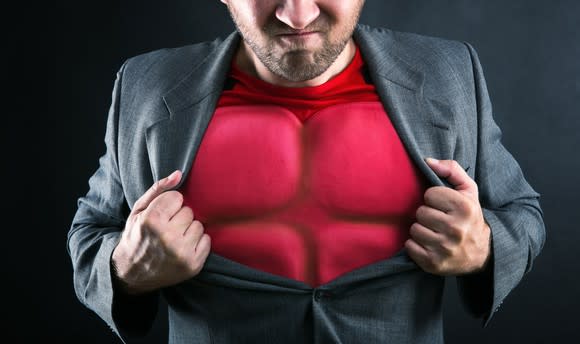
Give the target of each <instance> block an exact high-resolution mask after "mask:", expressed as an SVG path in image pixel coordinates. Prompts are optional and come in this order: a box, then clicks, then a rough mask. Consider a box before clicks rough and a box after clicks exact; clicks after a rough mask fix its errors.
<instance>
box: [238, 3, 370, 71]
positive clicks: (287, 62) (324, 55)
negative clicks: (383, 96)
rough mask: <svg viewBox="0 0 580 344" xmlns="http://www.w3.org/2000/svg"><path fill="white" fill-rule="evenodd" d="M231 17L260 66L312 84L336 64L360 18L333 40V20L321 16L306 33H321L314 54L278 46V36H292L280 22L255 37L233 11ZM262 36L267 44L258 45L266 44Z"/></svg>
mask: <svg viewBox="0 0 580 344" xmlns="http://www.w3.org/2000/svg"><path fill="white" fill-rule="evenodd" d="M230 14H231V16H232V19H233V20H234V23H235V24H236V27H237V28H238V31H239V32H240V34H241V35H242V38H243V39H244V42H245V43H246V44H247V45H248V46H249V47H250V49H252V51H253V52H254V54H255V55H256V56H257V57H258V59H259V60H260V62H262V64H263V65H264V66H265V67H266V68H267V69H268V70H269V71H270V72H271V73H273V74H274V75H276V76H277V77H279V78H282V79H285V80H289V81H292V82H302V81H307V80H311V79H314V78H316V77H318V76H320V75H321V74H322V73H324V72H325V71H326V70H327V69H328V68H329V67H330V66H331V65H332V64H333V63H334V61H336V59H337V58H338V56H339V55H340V53H341V52H342V51H343V50H344V48H345V46H346V44H347V43H348V42H349V40H350V39H351V37H352V33H353V31H354V28H355V26H356V23H357V22H358V17H359V15H358V14H357V15H356V16H355V17H354V18H350V20H349V21H348V22H347V23H346V24H347V25H345V27H344V28H343V29H342V31H341V32H338V37H337V38H336V39H334V40H331V37H330V28H331V25H330V20H329V18H327V17H324V16H323V15H322V14H321V16H320V17H319V18H317V19H316V20H315V21H314V22H313V23H312V24H310V25H309V26H308V27H307V28H306V29H305V30H306V31H318V32H320V33H319V34H320V35H321V36H322V37H321V38H322V45H321V47H320V48H319V49H316V50H314V51H311V50H307V49H306V48H305V47H302V46H301V45H300V44H293V45H292V46H290V47H289V48H287V49H284V50H283V49H281V48H280V46H279V45H278V44H277V42H276V35H278V34H280V33H284V32H289V31H290V30H291V29H289V28H288V27H287V26H286V25H285V24H283V23H281V22H279V21H278V20H277V19H276V18H272V19H271V20H269V21H268V23H267V24H266V26H265V27H263V28H262V30H261V31H260V32H259V33H255V32H253V31H252V30H250V29H249V28H248V27H247V26H245V25H244V23H242V22H241V21H240V20H238V18H237V17H236V14H235V12H233V11H230ZM260 34H261V35H262V37H265V40H266V43H265V44H260V43H258V42H259V41H263V40H264V39H260V38H261V37H259V35H260Z"/></svg>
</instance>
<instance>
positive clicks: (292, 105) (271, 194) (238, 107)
mask: <svg viewBox="0 0 580 344" xmlns="http://www.w3.org/2000/svg"><path fill="white" fill-rule="evenodd" d="M363 70H364V62H363V59H362V57H361V55H360V53H359V51H358V49H357V52H356V54H355V57H354V59H353V61H352V62H351V63H350V64H349V65H348V67H347V68H345V69H344V70H343V71H342V72H341V73H340V74H338V75H337V76H335V77H334V78H332V79H331V80H329V81H328V82H326V83H324V84H323V85H320V86H315V87H303V88H287V87H279V86H275V85H272V84H269V83H267V82H264V81H262V80H259V79H257V78H254V77H252V76H250V75H247V74H245V73H244V72H242V71H240V70H239V69H238V68H237V67H236V66H235V65H232V69H231V73H230V78H231V79H232V80H233V81H234V82H235V84H234V86H233V88H232V89H230V90H226V91H224V92H223V94H222V96H221V98H220V100H219V102H218V106H217V108H216V110H215V113H214V115H213V117H212V119H211V121H210V123H209V125H208V128H207V130H206V132H205V133H204V137H203V140H202V143H201V145H200V147H199V150H198V152H197V154H196V157H195V160H194V162H193V166H192V169H191V173H190V174H189V175H188V177H187V180H186V182H185V183H184V187H183V189H182V192H183V194H184V196H185V204H186V205H188V206H190V207H191V208H192V209H193V211H194V214H195V217H196V218H197V219H198V220H200V221H201V222H202V223H203V224H204V227H205V230H206V232H207V233H208V234H209V235H210V236H211V238H212V252H213V253H216V254H219V255H221V256H223V257H225V258H229V259H231V260H234V261H237V262H239V263H241V264H244V265H247V266H249V267H251V268H255V269H259V270H262V271H266V272H269V273H273V274H277V275H280V276H284V277H287V278H291V279H295V280H299V281H303V282H305V283H307V284H309V285H311V286H319V285H321V284H325V283H327V282H329V281H331V280H333V279H335V278H337V277H339V276H340V275H343V274H345V273H348V272H349V271H351V270H354V269H357V268H360V267H363V266H365V265H368V264H371V263H373V262H377V261H379V260H383V259H388V258H389V257H391V256H393V255H394V254H396V253H397V252H398V251H399V250H400V249H401V248H402V247H403V244H404V242H405V240H406V239H407V238H408V229H409V226H410V225H411V224H412V223H413V221H414V215H415V211H416V209H417V207H418V206H419V205H420V204H421V202H422V195H423V192H424V189H425V183H424V181H423V179H422V177H421V175H420V173H419V172H418V171H417V169H416V168H415V166H414V165H413V163H412V161H411V160H410V158H409V156H408V155H407V153H406V151H405V148H404V147H403V145H402V143H401V141H400V139H399V137H398V135H397V133H396V131H395V129H394V128H393V126H392V124H391V122H390V120H389V117H388V116H387V114H386V112H385V109H384V107H383V105H382V103H381V102H380V100H379V97H378V95H377V94H376V92H375V88H374V86H373V85H372V84H369V83H367V82H365V78H364V74H363Z"/></svg>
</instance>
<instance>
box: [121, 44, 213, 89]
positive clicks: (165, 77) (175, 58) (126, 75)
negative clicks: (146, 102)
mask: <svg viewBox="0 0 580 344" xmlns="http://www.w3.org/2000/svg"><path fill="white" fill-rule="evenodd" d="M222 42H223V39H222V38H216V39H215V40H213V41H206V42H199V43H195V44H190V45H185V46H180V47H174V48H163V49H158V50H153V51H149V52H146V53H142V54H139V55H135V56H132V57H130V58H128V59H127V60H125V62H124V63H123V66H122V67H121V70H122V79H123V85H126V86H128V87H127V88H125V90H132V91H134V92H135V91H136V92H145V91H146V93H148V94H149V95H151V92H156V93H157V95H163V94H164V93H165V92H167V91H168V90H169V89H170V88H171V87H173V86H175V84H177V83H178V82H179V81H180V80H181V79H183V78H184V77H185V76H186V75H188V74H190V73H191V72H193V71H194V70H195V69H196V68H197V67H199V66H200V65H201V64H203V62H204V61H205V60H206V59H207V58H208V56H210V55H211V53H212V52H213V51H215V50H216V49H217V47H218V46H219V45H220V44H221V43H222Z"/></svg>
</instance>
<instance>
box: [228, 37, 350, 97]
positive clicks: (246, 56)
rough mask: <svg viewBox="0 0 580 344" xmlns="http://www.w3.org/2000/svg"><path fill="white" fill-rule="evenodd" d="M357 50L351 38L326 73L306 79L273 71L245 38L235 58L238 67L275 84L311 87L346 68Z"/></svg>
mask: <svg viewBox="0 0 580 344" xmlns="http://www.w3.org/2000/svg"><path fill="white" fill-rule="evenodd" d="M355 50H356V47H355V43H354V40H353V39H352V38H351V39H350V41H349V42H348V43H347V44H346V46H345V47H344V49H343V50H342V52H341V53H340V54H339V55H338V57H337V58H336V60H335V61H334V62H333V63H332V64H331V65H330V67H328V69H327V70H326V71H324V73H322V74H321V75H319V76H317V77H315V78H313V79H310V80H305V81H290V80H287V79H284V78H282V77H280V76H278V75H276V74H274V73H272V72H271V71H270V70H269V69H268V68H267V67H266V66H265V65H264V64H263V63H262V62H261V61H260V59H259V58H258V57H257V56H256V54H255V53H254V51H253V50H252V49H251V48H250V47H249V46H248V45H247V44H246V43H245V42H244V41H243V40H242V42H241V43H240V47H239V49H238V51H237V53H236V57H235V58H236V64H237V66H238V68H240V69H241V70H242V71H244V72H246V73H248V74H250V75H252V76H255V77H257V78H258V79H261V80H263V81H266V82H268V83H271V84H273V85H277V86H283V87H311V86H319V85H322V84H324V83H325V82H327V81H328V80H330V79H332V78H333V77H334V76H335V75H337V74H339V73H340V72H341V71H342V70H343V69H345V68H346V67H347V66H348V64H349V63H350V61H351V60H352V58H353V57H354V53H355Z"/></svg>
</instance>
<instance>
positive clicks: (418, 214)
mask: <svg viewBox="0 0 580 344" xmlns="http://www.w3.org/2000/svg"><path fill="white" fill-rule="evenodd" d="M426 212H427V207H426V206H424V205H420V206H419V208H417V211H416V212H415V216H416V217H417V219H422V218H424V217H425V216H426V215H427V214H426Z"/></svg>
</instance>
